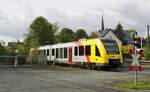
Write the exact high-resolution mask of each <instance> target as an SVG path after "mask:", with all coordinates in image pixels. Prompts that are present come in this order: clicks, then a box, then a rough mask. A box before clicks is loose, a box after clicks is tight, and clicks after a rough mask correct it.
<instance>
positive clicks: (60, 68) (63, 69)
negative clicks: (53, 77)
mask: <svg viewBox="0 0 150 92" xmlns="http://www.w3.org/2000/svg"><path fill="white" fill-rule="evenodd" d="M48 70H50V71H77V70H80V68H74V67H65V66H57V65H56V66H48Z"/></svg>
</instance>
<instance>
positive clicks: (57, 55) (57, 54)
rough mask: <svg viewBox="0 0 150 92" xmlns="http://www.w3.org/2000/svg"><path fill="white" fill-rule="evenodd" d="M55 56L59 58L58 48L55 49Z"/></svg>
mask: <svg viewBox="0 0 150 92" xmlns="http://www.w3.org/2000/svg"><path fill="white" fill-rule="evenodd" d="M56 58H59V53H58V48H57V49H56Z"/></svg>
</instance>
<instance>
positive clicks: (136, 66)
mask: <svg viewBox="0 0 150 92" xmlns="http://www.w3.org/2000/svg"><path fill="white" fill-rule="evenodd" d="M141 42H142V41H141V38H140V37H135V38H134V48H133V49H130V50H129V53H130V55H131V56H132V58H133V62H132V64H131V65H130V66H129V70H130V71H135V75H134V78H135V81H134V82H135V86H137V81H138V76H137V74H138V71H142V70H143V67H142V65H141V64H140V63H139V60H138V59H139V57H140V56H141V55H142V52H143V50H142V46H141V45H142V44H141Z"/></svg>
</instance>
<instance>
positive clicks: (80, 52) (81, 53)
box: [79, 46, 84, 56]
mask: <svg viewBox="0 0 150 92" xmlns="http://www.w3.org/2000/svg"><path fill="white" fill-rule="evenodd" d="M83 55H84V46H79V56H83Z"/></svg>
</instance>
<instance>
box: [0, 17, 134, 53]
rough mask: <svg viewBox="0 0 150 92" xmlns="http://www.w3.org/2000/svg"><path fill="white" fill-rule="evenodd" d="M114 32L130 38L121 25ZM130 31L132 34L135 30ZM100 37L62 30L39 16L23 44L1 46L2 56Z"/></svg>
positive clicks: (93, 33)
mask: <svg viewBox="0 0 150 92" xmlns="http://www.w3.org/2000/svg"><path fill="white" fill-rule="evenodd" d="M112 31H113V32H114V34H115V35H116V36H117V37H118V38H119V39H120V40H121V41H122V40H123V39H126V38H129V36H130V35H128V36H125V35H124V34H123V33H122V31H123V27H122V25H121V24H120V23H119V24H118V25H117V26H116V28H115V30H112ZM129 31H130V32H131V33H132V32H133V31H135V30H129ZM98 36H99V35H98V32H91V34H90V35H88V34H87V33H86V30H84V29H83V28H79V29H77V30H75V31H73V30H72V29H70V28H68V27H64V28H62V29H60V28H59V26H58V24H57V23H51V22H49V21H48V20H47V19H46V18H44V17H42V16H39V17H37V18H35V20H33V22H32V23H31V24H30V26H29V28H28V30H27V33H26V34H25V35H24V37H25V39H24V41H23V42H19V41H18V42H16V43H14V44H13V45H12V46H11V47H9V48H6V47H4V46H2V44H0V55H1V54H3V55H4V54H15V53H14V52H15V50H16V49H18V50H19V54H28V52H29V49H30V48H36V47H38V46H43V45H52V44H56V43H66V42H72V41H77V40H78V39H84V38H85V39H90V38H98ZM132 36H133V35H132Z"/></svg>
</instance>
